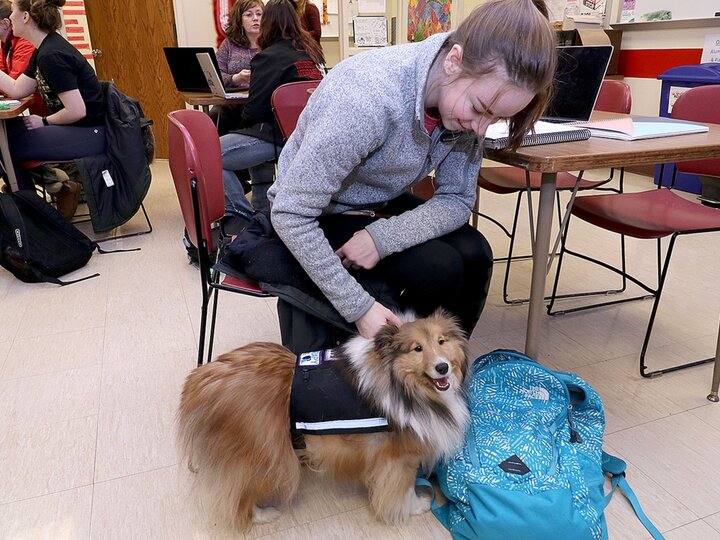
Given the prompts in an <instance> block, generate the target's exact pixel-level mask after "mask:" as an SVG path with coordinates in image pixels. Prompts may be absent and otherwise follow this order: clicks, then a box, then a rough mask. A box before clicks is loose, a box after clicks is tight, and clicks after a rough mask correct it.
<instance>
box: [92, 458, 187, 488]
mask: <svg viewBox="0 0 720 540" xmlns="http://www.w3.org/2000/svg"><path fill="white" fill-rule="evenodd" d="M176 453H177V452H176ZM96 462H97V461H96ZM182 462H183V460H182V458H180V457H179V456H177V459H176V461H175V462H174V463H171V464H169V465H163V466H161V467H157V466H155V467H149V468H147V469H142V470H137V471H133V472H131V473H126V474H120V475H118V476H112V477H109V478H96V475H97V469H94V470H93V483H94V484H102V483H103V482H110V481H112V480H119V479H121V478H127V477H129V476H134V475H137V474H144V473H149V472H153V471H157V470H160V469H165V468H168V467H177V466H178V465H182Z"/></svg>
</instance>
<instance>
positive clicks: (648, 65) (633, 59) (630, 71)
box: [618, 49, 702, 79]
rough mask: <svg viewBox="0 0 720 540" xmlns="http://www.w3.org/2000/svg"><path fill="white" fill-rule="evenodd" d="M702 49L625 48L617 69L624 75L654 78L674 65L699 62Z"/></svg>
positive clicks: (621, 53) (621, 52)
mask: <svg viewBox="0 0 720 540" xmlns="http://www.w3.org/2000/svg"><path fill="white" fill-rule="evenodd" d="M701 57H702V49H625V50H622V51H620V65H619V68H618V71H619V72H620V73H622V74H623V75H624V76H625V77H639V78H643V79H656V78H657V76H658V75H660V74H661V73H663V72H664V71H666V70H668V69H670V68H673V67H675V66H684V65H688V64H699V63H700V58H701Z"/></svg>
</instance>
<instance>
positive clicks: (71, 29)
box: [65, 26, 85, 34]
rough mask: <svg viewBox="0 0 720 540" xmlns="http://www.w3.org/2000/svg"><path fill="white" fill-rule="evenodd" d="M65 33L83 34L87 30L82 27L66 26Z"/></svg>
mask: <svg viewBox="0 0 720 540" xmlns="http://www.w3.org/2000/svg"><path fill="white" fill-rule="evenodd" d="M65 32H67V33H68V34H83V33H84V32H85V29H84V28H83V27H82V26H66V27H65Z"/></svg>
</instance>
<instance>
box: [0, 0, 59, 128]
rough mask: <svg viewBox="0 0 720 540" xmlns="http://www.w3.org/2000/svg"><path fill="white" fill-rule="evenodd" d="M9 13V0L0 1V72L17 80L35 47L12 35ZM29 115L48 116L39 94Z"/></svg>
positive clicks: (10, 11)
mask: <svg viewBox="0 0 720 540" xmlns="http://www.w3.org/2000/svg"><path fill="white" fill-rule="evenodd" d="M10 13H12V4H11V3H10V0H0V46H1V48H2V55H0V71H4V72H5V73H7V74H8V75H10V76H11V77H12V78H13V79H17V78H18V77H19V76H20V75H21V74H22V73H23V71H25V70H26V69H27V67H28V64H29V63H30V57H31V56H32V55H33V53H34V52H35V46H34V45H33V44H32V43H30V42H29V41H28V40H27V39H24V38H21V37H17V36H15V35H14V34H13V31H12V23H11V22H10ZM30 113H31V114H37V115H40V116H47V115H48V114H49V113H48V111H47V109H46V108H45V104H44V103H43V100H42V98H41V97H40V94H39V93H37V94H35V101H34V102H33V104H32V105H31V106H30Z"/></svg>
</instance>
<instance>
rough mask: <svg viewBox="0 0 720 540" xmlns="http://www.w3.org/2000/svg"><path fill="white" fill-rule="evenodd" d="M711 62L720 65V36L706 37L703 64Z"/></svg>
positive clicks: (701, 59) (701, 60)
mask: <svg viewBox="0 0 720 540" xmlns="http://www.w3.org/2000/svg"><path fill="white" fill-rule="evenodd" d="M709 62H718V63H720V34H710V35H707V36H705V46H704V47H703V52H702V57H701V58H700V63H701V64H706V63H709Z"/></svg>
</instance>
